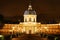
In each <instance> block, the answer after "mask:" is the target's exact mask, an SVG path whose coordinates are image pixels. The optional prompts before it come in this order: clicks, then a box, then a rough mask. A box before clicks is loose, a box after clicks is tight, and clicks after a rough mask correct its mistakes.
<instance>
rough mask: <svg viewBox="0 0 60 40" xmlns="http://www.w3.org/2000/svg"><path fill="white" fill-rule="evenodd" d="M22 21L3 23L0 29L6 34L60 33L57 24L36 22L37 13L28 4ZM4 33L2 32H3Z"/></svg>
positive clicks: (59, 27)
mask: <svg viewBox="0 0 60 40" xmlns="http://www.w3.org/2000/svg"><path fill="white" fill-rule="evenodd" d="M23 16H24V22H20V23H19V24H5V25H4V27H3V29H2V30H0V31H2V32H3V33H4V32H5V33H6V34H7V33H8V34H9V33H10V32H12V33H17V32H19V33H26V34H29V33H30V34H36V33H47V34H60V25H59V24H41V23H37V20H36V19H37V15H36V12H35V11H34V10H32V6H31V5H29V7H28V10H26V11H25V12H24V15H23ZM5 33H4V34H5Z"/></svg>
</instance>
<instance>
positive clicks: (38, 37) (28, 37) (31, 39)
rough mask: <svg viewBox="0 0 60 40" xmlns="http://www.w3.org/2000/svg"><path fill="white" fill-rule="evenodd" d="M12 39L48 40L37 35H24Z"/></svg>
mask: <svg viewBox="0 0 60 40" xmlns="http://www.w3.org/2000/svg"><path fill="white" fill-rule="evenodd" d="M12 40H47V39H46V38H41V37H40V36H36V35H22V36H20V37H18V38H13V39H12Z"/></svg>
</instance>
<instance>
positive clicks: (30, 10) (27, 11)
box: [24, 5, 36, 15]
mask: <svg viewBox="0 0 60 40" xmlns="http://www.w3.org/2000/svg"><path fill="white" fill-rule="evenodd" d="M24 15H36V12H35V11H34V10H32V6H31V5H29V7H28V10H26V11H25V12H24Z"/></svg>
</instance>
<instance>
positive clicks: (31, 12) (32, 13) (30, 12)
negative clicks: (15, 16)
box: [24, 10, 36, 15]
mask: <svg viewBox="0 0 60 40" xmlns="http://www.w3.org/2000/svg"><path fill="white" fill-rule="evenodd" d="M24 15H36V12H35V11H32V10H26V11H25V12H24Z"/></svg>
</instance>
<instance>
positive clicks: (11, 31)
mask: <svg viewBox="0 0 60 40" xmlns="http://www.w3.org/2000/svg"><path fill="white" fill-rule="evenodd" d="M14 29H15V27H12V30H9V31H10V33H11V38H12V36H13V32H14Z"/></svg>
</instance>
